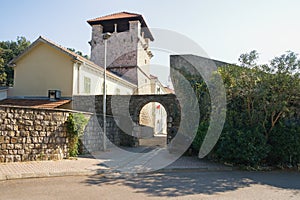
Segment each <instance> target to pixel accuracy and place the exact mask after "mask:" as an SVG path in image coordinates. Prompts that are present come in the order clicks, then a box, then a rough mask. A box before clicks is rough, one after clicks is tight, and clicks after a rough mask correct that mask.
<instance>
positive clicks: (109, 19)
mask: <svg viewBox="0 0 300 200" xmlns="http://www.w3.org/2000/svg"><path fill="white" fill-rule="evenodd" d="M135 20H138V21H140V23H141V27H142V28H144V30H145V37H147V38H149V39H150V40H151V41H153V40H154V37H153V35H152V33H151V32H150V30H149V28H148V26H147V23H146V21H145V20H144V18H143V16H142V15H141V14H137V13H130V12H118V13H113V14H110V15H105V16H102V17H97V18H94V19H90V20H88V21H87V22H88V23H89V24H90V25H91V26H92V25H96V24H101V25H102V26H103V27H104V28H105V27H106V26H113V25H114V24H116V23H117V22H127V24H128V22H129V21H135Z"/></svg>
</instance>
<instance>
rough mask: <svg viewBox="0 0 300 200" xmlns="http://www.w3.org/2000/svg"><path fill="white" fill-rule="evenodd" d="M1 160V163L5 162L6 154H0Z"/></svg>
mask: <svg viewBox="0 0 300 200" xmlns="http://www.w3.org/2000/svg"><path fill="white" fill-rule="evenodd" d="M0 162H1V163H3V162H5V156H4V155H0Z"/></svg>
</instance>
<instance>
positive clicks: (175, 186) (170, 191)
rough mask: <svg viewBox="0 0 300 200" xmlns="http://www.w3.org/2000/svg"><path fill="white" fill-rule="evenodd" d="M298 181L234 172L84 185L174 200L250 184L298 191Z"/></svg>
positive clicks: (94, 180)
mask: <svg viewBox="0 0 300 200" xmlns="http://www.w3.org/2000/svg"><path fill="white" fill-rule="evenodd" d="M299 180H300V173H287V172H238V171H234V172H197V173H196V172H194V173H192V172H191V173H163V174H147V175H137V176H128V177H126V178H116V177H112V178H108V177H99V176H91V177H89V178H88V179H87V180H86V182H85V183H86V184H88V185H98V186H102V185H109V184H111V185H115V184H122V185H125V186H129V187H132V188H133V189H135V190H136V191H137V193H146V194H149V196H169V197H178V196H185V195H193V194H215V193H220V192H227V191H234V190H237V189H239V188H244V187H249V186H250V185H251V184H260V185H269V186H273V187H278V188H284V189H293V190H300V181H299Z"/></svg>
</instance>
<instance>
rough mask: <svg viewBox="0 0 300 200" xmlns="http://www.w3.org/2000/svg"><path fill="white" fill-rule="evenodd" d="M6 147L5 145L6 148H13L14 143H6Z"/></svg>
mask: <svg viewBox="0 0 300 200" xmlns="http://www.w3.org/2000/svg"><path fill="white" fill-rule="evenodd" d="M6 147H7V149H14V147H15V145H14V144H7V145H6Z"/></svg>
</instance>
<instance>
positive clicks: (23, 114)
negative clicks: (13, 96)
mask: <svg viewBox="0 0 300 200" xmlns="http://www.w3.org/2000/svg"><path fill="white" fill-rule="evenodd" d="M71 112H72V111H69V110H60V109H35V108H29V107H17V106H0V124H1V126H0V162H19V161H34V160H59V159H63V158H66V157H68V135H67V128H66V123H65V122H66V120H67V118H68V116H69V114H70V113H71Z"/></svg>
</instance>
